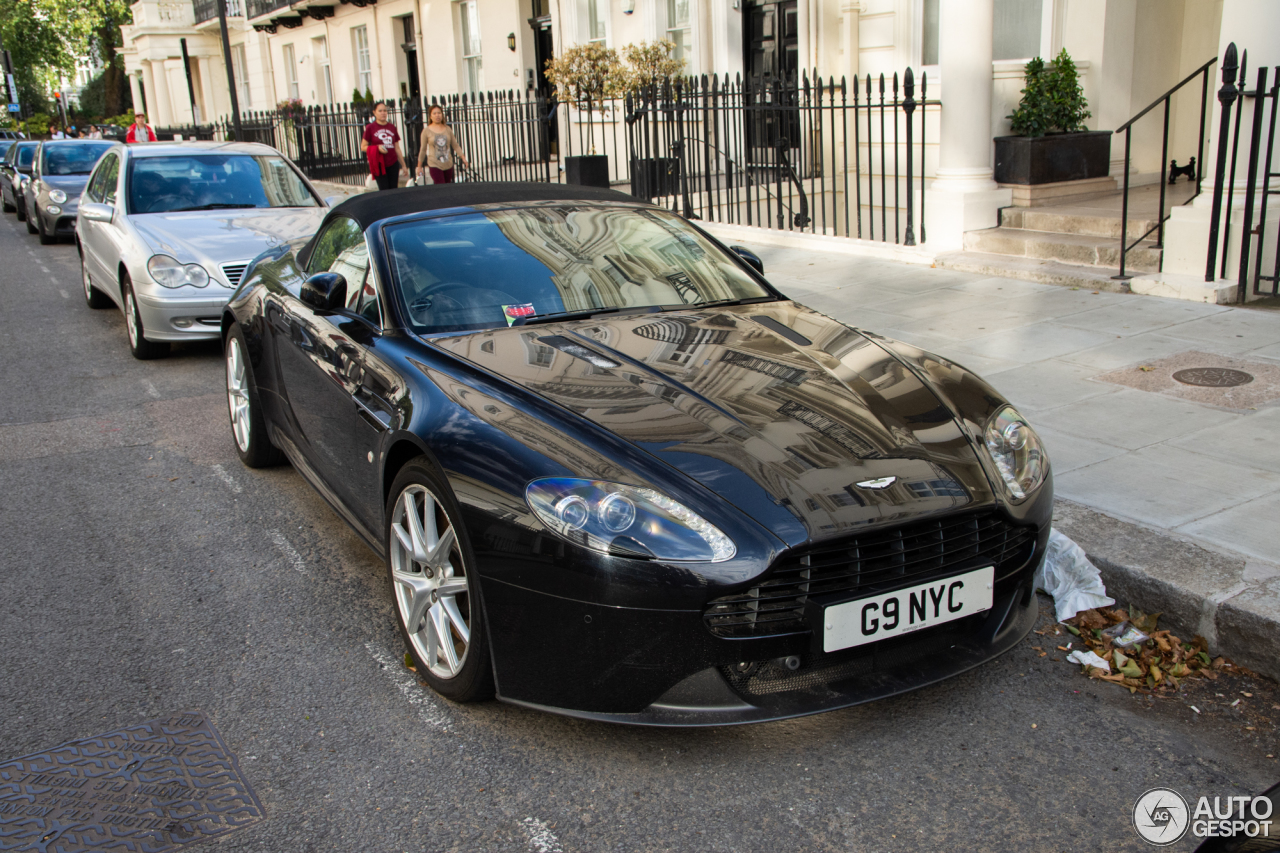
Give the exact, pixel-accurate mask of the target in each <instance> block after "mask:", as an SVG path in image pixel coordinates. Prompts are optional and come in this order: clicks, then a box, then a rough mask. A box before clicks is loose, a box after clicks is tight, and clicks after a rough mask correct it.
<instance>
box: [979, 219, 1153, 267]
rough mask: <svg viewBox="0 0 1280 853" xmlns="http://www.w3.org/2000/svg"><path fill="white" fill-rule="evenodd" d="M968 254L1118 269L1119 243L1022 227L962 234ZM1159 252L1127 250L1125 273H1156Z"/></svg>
mask: <svg viewBox="0 0 1280 853" xmlns="http://www.w3.org/2000/svg"><path fill="white" fill-rule="evenodd" d="M964 248H965V251H969V252H984V253H987V254H993V255H1013V256H1014V257H1026V258H1036V259H1041V260H1049V261H1060V262H1061V263H1064V264H1075V265H1079V266H1093V267H1114V268H1119V266H1120V240H1119V239H1116V240H1115V241H1111V240H1106V239H1104V238H1100V237H1090V236H1085V235H1082V234H1060V233H1057V232H1053V231H1028V230H1026V229H1024V228H1005V227H1003V226H1002V227H999V228H987V229H985V230H982V231H970V232H968V233H966V234H965V235H964ZM1159 271H1160V250H1159V249H1157V248H1156V247H1155V245H1154V244H1153V243H1149V242H1147V243H1141V244H1139V245H1138V246H1135V247H1134V248H1132V249H1130V250H1129V254H1128V256H1127V258H1126V259H1125V272H1159Z"/></svg>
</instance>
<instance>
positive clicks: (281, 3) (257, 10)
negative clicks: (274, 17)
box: [214, 0, 289, 18]
mask: <svg viewBox="0 0 1280 853" xmlns="http://www.w3.org/2000/svg"><path fill="white" fill-rule="evenodd" d="M245 5H246V6H247V7H248V8H247V11H248V13H249V17H250V18H258V17H261V16H263V15H269V14H271V13H272V12H276V11H279V10H280V9H288V8H289V0H245ZM227 11H228V14H230V10H229V9H228V10H227ZM214 14H215V15H216V14H217V12H216V11H215V12H214Z"/></svg>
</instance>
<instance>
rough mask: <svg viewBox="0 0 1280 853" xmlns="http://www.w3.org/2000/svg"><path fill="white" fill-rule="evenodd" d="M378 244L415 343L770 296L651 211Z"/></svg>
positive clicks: (604, 211) (580, 210)
mask: <svg viewBox="0 0 1280 853" xmlns="http://www.w3.org/2000/svg"><path fill="white" fill-rule="evenodd" d="M386 237H387V243H388V246H389V248H390V252H391V266H392V270H393V271H394V277H395V285H396V289H397V291H398V294H399V297H400V298H401V299H402V300H403V304H404V306H405V308H406V309H407V316H408V317H409V321H410V325H411V327H412V328H413V330H414V331H415V332H418V333H419V334H435V333H440V332H455V331H470V330H476V329H492V328H498V327H502V326H506V325H511V324H513V323H527V322H531V321H537V320H539V319H541V318H548V319H549V318H554V317H556V316H560V315H564V316H566V317H572V316H575V315H577V316H589V315H590V314H592V313H597V312H600V313H603V312H609V311H625V310H631V309H645V308H652V309H653V310H659V309H661V308H678V307H683V306H689V305H698V304H703V303H708V302H724V301H737V300H744V299H766V300H767V299H773V298H774V297H773V296H772V295H771V294H770V293H769V292H768V291H767V290H766V289H765V288H764V287H762V286H761V285H760V284H759V283H758V282H756V281H755V280H754V279H753V278H752V277H751V276H750V275H748V274H747V273H745V272H743V270H742V268H741V267H740V266H739V265H738V263H737V261H736V260H735V259H734V258H731V257H729V256H727V255H726V254H725V253H724V252H723V251H722V250H720V249H718V248H717V247H716V246H715V245H713V244H712V243H710V242H709V241H708V240H706V239H705V238H704V237H703V236H702V235H700V234H699V233H698V232H696V231H694V230H693V229H692V228H690V227H689V226H688V225H687V224H685V223H684V221H683V220H681V219H679V218H677V217H675V216H673V215H671V214H668V213H666V212H663V211H657V210H638V209H636V208H631V207H595V206H587V205H564V206H548V207H532V208H521V209H514V210H498V211H489V212H485V213H469V214H459V215H456V216H446V217H438V218H433V219H425V220H419V221H416V222H406V223H403V224H400V225H393V226H390V227H388V228H387V229H386Z"/></svg>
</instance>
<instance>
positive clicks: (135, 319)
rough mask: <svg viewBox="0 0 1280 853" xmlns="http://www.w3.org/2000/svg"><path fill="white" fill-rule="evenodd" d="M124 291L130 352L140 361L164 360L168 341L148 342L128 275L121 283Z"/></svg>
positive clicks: (125, 317)
mask: <svg viewBox="0 0 1280 853" xmlns="http://www.w3.org/2000/svg"><path fill="white" fill-rule="evenodd" d="M120 289H121V290H122V291H124V326H125V331H126V332H127V333H128V335H129V352H131V353H133V357H134V358H136V359H138V360H140V361H150V360H151V359H153V358H162V357H164V356H165V355H168V353H169V343H168V342H167V341H149V340H147V337H146V334H147V330H146V329H145V328H143V326H142V316H141V315H140V314H139V313H138V303H137V301H136V300H135V299H134V298H133V283H132V282H131V281H130V280H129V277H128V276H127V275H126V276H125V277H124V280H123V281H121V282H120Z"/></svg>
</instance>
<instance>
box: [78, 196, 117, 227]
mask: <svg viewBox="0 0 1280 853" xmlns="http://www.w3.org/2000/svg"><path fill="white" fill-rule="evenodd" d="M115 212H116V209H115V208H114V207H112V206H111V205H109V204H102V203H101V202H97V201H86V202H84V203H83V204H81V205H80V215H81V216H83V217H84V218H85V219H87V220H89V221H90V222H110V221H111V218H112V217H113V216H114V215H115Z"/></svg>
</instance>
